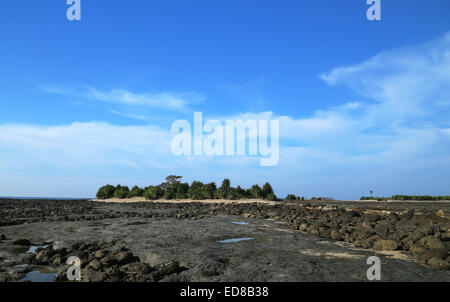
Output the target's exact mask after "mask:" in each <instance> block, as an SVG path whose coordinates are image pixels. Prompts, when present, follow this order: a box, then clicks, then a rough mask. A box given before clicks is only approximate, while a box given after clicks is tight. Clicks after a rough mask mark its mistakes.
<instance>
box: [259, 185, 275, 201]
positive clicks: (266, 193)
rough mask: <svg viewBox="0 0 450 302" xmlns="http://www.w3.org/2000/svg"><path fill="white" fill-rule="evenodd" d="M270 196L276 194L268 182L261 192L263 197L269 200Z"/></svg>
mask: <svg viewBox="0 0 450 302" xmlns="http://www.w3.org/2000/svg"><path fill="white" fill-rule="evenodd" d="M270 194H274V193H273V189H272V186H271V185H270V183H268V182H266V183H265V184H264V186H263V188H262V190H261V197H262V198H268V197H269V195H270Z"/></svg>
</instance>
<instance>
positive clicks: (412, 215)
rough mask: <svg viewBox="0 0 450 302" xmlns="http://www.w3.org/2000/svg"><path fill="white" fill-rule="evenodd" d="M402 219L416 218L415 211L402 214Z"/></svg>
mask: <svg viewBox="0 0 450 302" xmlns="http://www.w3.org/2000/svg"><path fill="white" fill-rule="evenodd" d="M399 216H400V218H401V219H411V218H413V217H414V211H413V210H408V211H406V212H404V213H401V214H400V215H399Z"/></svg>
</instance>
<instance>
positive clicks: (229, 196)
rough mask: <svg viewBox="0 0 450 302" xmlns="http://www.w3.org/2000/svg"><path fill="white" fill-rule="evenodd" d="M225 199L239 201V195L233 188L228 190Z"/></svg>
mask: <svg viewBox="0 0 450 302" xmlns="http://www.w3.org/2000/svg"><path fill="white" fill-rule="evenodd" d="M225 199H228V200H237V199H239V195H238V193H237V191H236V189H235V188H230V189H229V190H228V194H227V196H226V197H225Z"/></svg>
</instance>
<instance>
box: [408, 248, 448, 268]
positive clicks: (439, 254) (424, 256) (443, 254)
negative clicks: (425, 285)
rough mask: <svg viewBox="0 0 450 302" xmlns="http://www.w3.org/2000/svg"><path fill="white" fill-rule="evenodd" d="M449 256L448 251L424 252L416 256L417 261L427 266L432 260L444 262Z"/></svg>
mask: <svg viewBox="0 0 450 302" xmlns="http://www.w3.org/2000/svg"><path fill="white" fill-rule="evenodd" d="M447 254H448V252H447V250H446V249H432V250H424V251H422V252H420V253H418V254H417V255H416V259H417V261H418V262H419V263H422V264H425V263H426V262H427V261H428V260H430V259H431V258H438V259H442V260H444V259H445V258H447Z"/></svg>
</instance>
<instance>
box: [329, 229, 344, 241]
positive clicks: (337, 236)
mask: <svg viewBox="0 0 450 302" xmlns="http://www.w3.org/2000/svg"><path fill="white" fill-rule="evenodd" d="M330 237H331V239H333V240H342V234H341V233H339V232H338V231H336V230H332V231H331V232H330Z"/></svg>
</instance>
